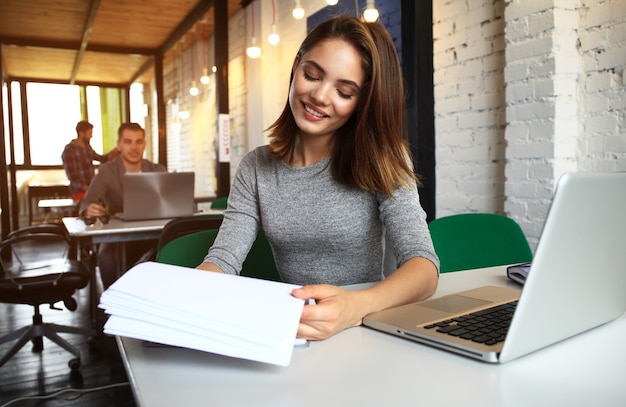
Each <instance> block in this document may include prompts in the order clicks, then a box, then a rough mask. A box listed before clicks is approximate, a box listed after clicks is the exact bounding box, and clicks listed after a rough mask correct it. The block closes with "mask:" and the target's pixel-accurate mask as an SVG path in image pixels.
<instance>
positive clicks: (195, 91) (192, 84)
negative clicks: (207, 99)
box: [189, 81, 200, 96]
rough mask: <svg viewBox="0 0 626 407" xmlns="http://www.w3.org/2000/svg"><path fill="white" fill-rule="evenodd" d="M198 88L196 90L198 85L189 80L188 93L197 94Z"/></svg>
mask: <svg viewBox="0 0 626 407" xmlns="http://www.w3.org/2000/svg"><path fill="white" fill-rule="evenodd" d="M198 93H200V90H198V85H196V81H191V87H190V88H189V94H190V95H191V96H198Z"/></svg>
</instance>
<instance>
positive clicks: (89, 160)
mask: <svg viewBox="0 0 626 407" xmlns="http://www.w3.org/2000/svg"><path fill="white" fill-rule="evenodd" d="M92 135H93V124H91V123H89V122H88V121H87V120H81V121H79V122H78V124H77V125H76V138H75V139H74V140H72V141H71V142H70V143H69V144H68V145H66V146H65V149H64V150H63V154H62V155H61V157H62V159H63V168H65V174H67V178H68V179H69V180H70V186H69V189H70V194H72V199H74V200H75V201H77V200H80V199H82V198H83V196H84V195H85V191H87V188H89V184H90V183H91V180H92V179H93V177H94V175H95V170H94V168H93V161H94V160H96V161H100V162H102V163H103V162H106V161H109V160H112V159H113V158H115V157H117V155H118V151H117V148H115V149H113V150H111V151H110V152H109V153H107V154H105V155H101V154H98V153H96V152H95V151H94V149H93V148H91V145H90V144H89V142H90V140H91V137H92Z"/></svg>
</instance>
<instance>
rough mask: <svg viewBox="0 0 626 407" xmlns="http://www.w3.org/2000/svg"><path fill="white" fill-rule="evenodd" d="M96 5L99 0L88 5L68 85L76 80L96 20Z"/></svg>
mask: <svg viewBox="0 0 626 407" xmlns="http://www.w3.org/2000/svg"><path fill="white" fill-rule="evenodd" d="M98 7H100V0H91V6H90V7H89V14H88V15H87V19H86V20H85V28H84V29H83V39H82V41H81V43H80V48H79V50H78V55H76V59H75V60H74V68H73V69H72V76H71V77H70V85H73V84H74V82H75V81H76V75H77V74H78V68H80V63H81V61H82V60H83V56H84V55H85V50H86V49H87V44H88V43H89V36H90V35H91V29H92V28H93V23H94V21H95V20H96V14H97V13H98Z"/></svg>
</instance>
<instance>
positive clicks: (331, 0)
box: [326, 0, 339, 6]
mask: <svg viewBox="0 0 626 407" xmlns="http://www.w3.org/2000/svg"><path fill="white" fill-rule="evenodd" d="M337 3H339V0H326V4H328V5H329V6H336V5H337Z"/></svg>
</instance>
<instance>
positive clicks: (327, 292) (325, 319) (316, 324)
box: [292, 284, 365, 340]
mask: <svg viewBox="0 0 626 407" xmlns="http://www.w3.org/2000/svg"><path fill="white" fill-rule="evenodd" d="M292 295H293V296H294V297H296V298H300V299H303V300H310V299H313V300H315V303H314V304H306V305H305V306H304V309H303V310H302V316H301V317H300V325H299V326H298V334H297V336H298V338H303V339H309V340H320V339H326V338H328V337H330V336H333V335H334V334H336V333H338V332H340V331H343V330H344V329H346V328H349V327H353V326H358V325H361V321H362V319H363V316H364V315H365V314H363V306H362V304H361V295H360V293H359V292H358V291H347V290H344V289H342V288H339V287H337V286H332V285H326V284H320V285H307V286H304V287H302V288H297V289H295V290H293V291H292Z"/></svg>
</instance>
